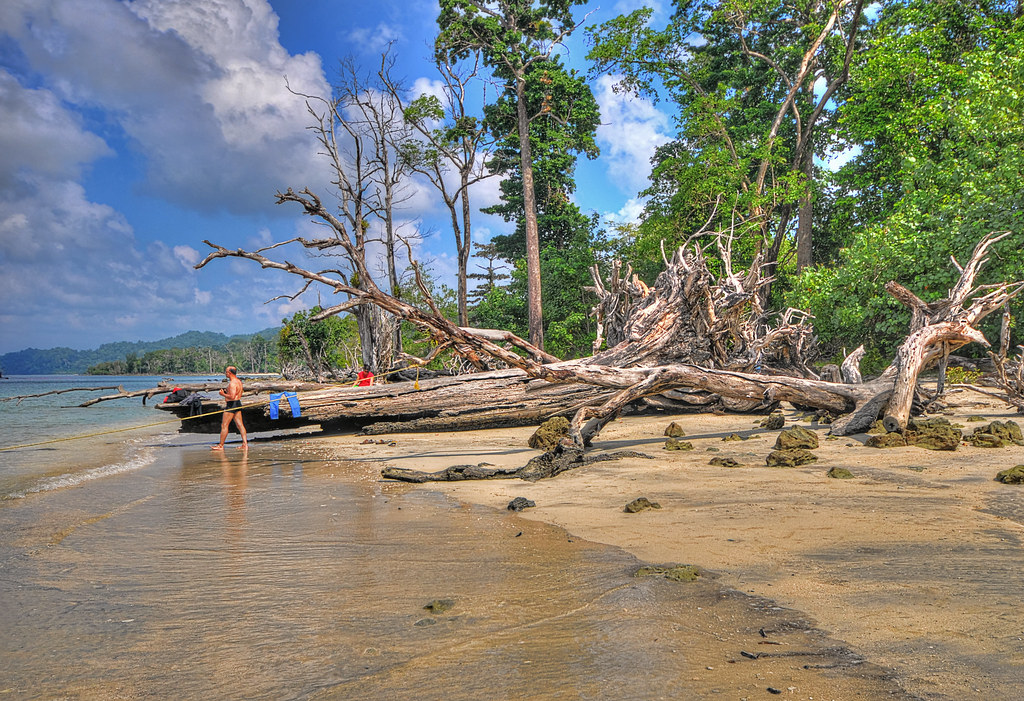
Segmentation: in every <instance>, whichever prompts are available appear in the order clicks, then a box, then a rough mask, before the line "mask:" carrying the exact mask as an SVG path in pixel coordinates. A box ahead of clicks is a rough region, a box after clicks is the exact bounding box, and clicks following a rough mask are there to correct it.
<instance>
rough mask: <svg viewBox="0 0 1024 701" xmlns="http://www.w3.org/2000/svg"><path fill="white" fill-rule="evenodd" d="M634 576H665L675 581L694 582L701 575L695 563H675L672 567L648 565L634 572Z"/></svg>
mask: <svg viewBox="0 0 1024 701" xmlns="http://www.w3.org/2000/svg"><path fill="white" fill-rule="evenodd" d="M633 576H634V577H665V578H666V579H671V580H672V581H675V582H692V581H694V580H696V579H697V577H700V570H699V569H698V568H697V567H695V566H694V565H674V566H672V567H656V566H653V565H648V566H644V567H641V568H640V569H638V570H637V571H636V572H634V573H633Z"/></svg>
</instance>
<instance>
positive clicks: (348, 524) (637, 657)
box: [0, 377, 909, 701]
mask: <svg viewBox="0 0 1024 701" xmlns="http://www.w3.org/2000/svg"><path fill="white" fill-rule="evenodd" d="M154 379H155V378H134V377H133V378H120V380H121V381H120V382H118V381H116V380H115V382H111V381H110V379H109V378H77V377H75V378H24V379H23V378H19V379H18V380H17V381H9V380H5V381H3V382H4V383H7V384H5V385H4V387H3V391H4V392H5V394H6V396H12V395H16V394H25V393H33V392H34V391H48V388H49V389H57V388H61V387H62V386H70V385H78V384H80V383H82V382H83V381H84V382H93V383H94V384H97V385H102V384H124V385H125V388H126V389H129V388H130V387H131V386H134V385H138V386H141V387H148V386H152V384H154V382H153V380H154ZM29 388H32V389H33V392H28V391H27V390H28V389H29ZM30 401H33V402H36V403H34V404H29V402H30ZM121 402H123V404H121ZM77 403H80V399H79V398H78V397H77V396H76V397H74V399H73V400H70V401H69V398H68V395H51V396H50V397H47V398H43V399H42V400H38V399H37V400H26V401H25V402H22V403H21V404H20V405H17V406H12V403H10V402H0V412H3V413H2V414H0V416H2V417H3V420H4V422H5V427H6V428H7V429H9V430H5V432H4V434H3V443H2V445H3V446H6V447H12V446H17V445H24V444H26V443H39V442H42V441H55V442H52V443H45V444H43V445H36V446H32V447H27V448H18V449H16V450H8V451H4V452H0V461H2V462H0V465H2V468H0V470H2V474H3V478H2V479H3V484H4V485H5V486H4V490H5V491H4V494H5V498H4V499H3V500H0V631H2V634H0V698H4V699H8V698H9V699H55V698H60V699H114V698H117V699H148V698H174V699H210V698H218V699H243V698H244V699H394V698H416V699H465V700H467V701H469V700H475V699H538V700H540V699H605V698H629V699H662V698H666V699H668V698H673V699H674V698H686V699H704V698H708V699H712V698H732V699H740V698H745V697H746V698H766V697H768V695H769V694H775V693H776V692H777V691H781V692H783V693H786V694H788V696H787V697H788V698H812V697H813V698H816V699H820V698H832V699H879V698H886V699H904V698H909V697H907V696H906V695H905V694H904V693H903V692H902V690H901V689H900V687H899V685H898V684H897V683H896V681H894V680H893V679H892V678H891V677H890V673H889V672H888V671H887V670H885V669H882V668H879V667H877V666H874V665H872V664H870V663H868V662H867V661H865V660H863V659H860V658H859V657H857V655H855V654H854V653H853V652H851V651H850V650H848V649H846V648H845V647H844V646H843V645H842V644H841V643H839V642H837V641H834V640H831V639H829V638H828V636H827V635H826V634H825V633H823V632H822V631H820V630H817V629H816V628H815V627H814V624H813V622H811V621H808V620H806V619H805V618H804V617H802V616H801V615H800V614H799V613H798V612H794V611H790V610H786V609H783V608H781V607H779V606H776V605H774V604H773V603H772V602H770V601H766V600H762V599H757V598H753V597H748V596H746V595H743V594H740V593H738V592H735V591H730V590H724V589H722V588H720V587H719V586H718V585H717V584H716V582H715V579H714V576H713V573H707V575H706V576H705V577H702V578H701V579H700V580H698V581H697V582H692V583H685V584H684V583H679V582H672V581H670V580H667V579H664V578H653V577H651V578H636V577H634V576H633V574H634V572H636V570H637V568H638V567H639V566H640V565H641V564H644V563H640V562H638V561H637V560H636V559H635V558H634V557H632V556H631V555H629V554H628V553H625V552H623V551H621V550H618V549H615V548H611V547H607V546H602V545H598V544H594V543H588V542H586V541H582V540H580V539H579V538H576V537H574V536H572V535H571V534H569V533H566V532H565V531H563V530H561V529H558V528H555V527H553V526H548V525H546V524H541V523H535V522H531V521H527V520H524V519H520V518H519V517H518V516H516V515H515V514H513V513H510V512H495V511H493V510H489V509H484V508H480V507H474V506H471V505H465V504H460V503H458V502H455V501H452V500H450V499H448V498H446V497H444V496H443V495H440V494H438V493H436V492H431V491H430V490H429V488H425V487H424V486H420V485H408V484H401V483H393V482H386V481H383V480H381V479H380V475H379V470H380V465H379V464H376V463H374V464H371V463H360V462H355V461H346V460H342V459H339V458H338V455H337V453H336V448H332V447H330V446H329V445H327V444H326V443H325V442H324V441H323V440H322V439H319V438H315V437H313V438H311V437H291V438H284V437H281V438H275V437H270V440H257V441H254V442H253V443H252V446H251V448H250V449H249V450H248V451H240V450H227V451H224V452H219V453H218V452H212V451H210V449H209V446H210V437H209V436H192V435H188V434H177V433H176V429H177V425H176V422H174V423H169V424H161V425H152V424H155V423H158V422H161V421H165V420H166V419H165V418H164V417H165V416H166V415H165V414H163V413H162V412H157V411H155V410H153V409H152V408H151V407H143V406H142V405H141V401H139V400H118V402H116V403H115V402H111V403H110V404H111V406H109V407H106V408H105V407H103V405H102V404H101V405H99V406H98V407H92V408H88V409H77V408H75V409H65V408H62V407H68V406H70V405H72V404H77ZM94 412H97V413H94ZM154 415H156V416H155V417H154ZM126 427H132V428H133V429H134V430H131V431H119V432H118V433H104V434H103V435H89V437H87V438H83V437H82V436H84V435H87V434H99V433H102V432H104V431H111V430H115V429H122V428H126ZM140 427H142V428H140ZM766 643H770V644H771V645H772V646H775V647H765V644H766ZM751 651H753V652H751ZM779 651H781V652H779ZM797 692H799V693H797Z"/></svg>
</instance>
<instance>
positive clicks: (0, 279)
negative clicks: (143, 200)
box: [0, 178, 198, 350]
mask: <svg viewBox="0 0 1024 701" xmlns="http://www.w3.org/2000/svg"><path fill="white" fill-rule="evenodd" d="M0 259H2V260H3V261H5V264H4V270H3V275H0V297H2V298H3V299H4V306H5V309H4V319H3V323H4V336H5V345H7V346H11V347H9V348H7V349H6V350H15V349H17V348H21V347H24V344H22V343H19V339H25V338H32V339H34V343H35V344H36V345H44V346H73V347H82V345H83V342H84V343H86V344H88V343H92V344H93V345H98V344H99V343H102V342H105V341H109V340H111V330H112V329H113V328H116V327H122V328H124V329H126V330H134V331H138V329H133V328H132V327H133V324H143V325H144V326H145V325H148V323H149V322H150V321H151V319H152V314H153V310H155V309H165V310H173V309H176V308H179V307H186V308H188V309H189V310H190V311H192V309H193V305H194V304H195V299H196V295H197V290H198V285H197V281H196V278H195V274H194V271H192V270H191V268H190V267H188V266H186V265H183V264H182V260H181V259H180V258H179V256H178V254H177V252H175V251H174V250H172V249H170V248H168V247H167V246H165V245H163V244H160V243H154V244H150V245H148V246H142V245H140V244H139V242H137V241H136V239H135V236H134V232H133V230H132V227H131V226H130V225H129V224H128V222H127V221H126V220H125V219H124V217H123V216H122V215H121V214H120V213H118V212H117V211H116V210H114V209H113V208H111V207H109V206H107V205H103V204H97V203H95V202H90V201H89V199H88V198H87V197H86V194H85V192H84V190H83V188H82V187H81V185H79V184H77V183H74V182H71V181H67V180H63V181H57V180H46V179H40V178H35V179H31V180H23V181H22V182H21V183H20V185H19V187H17V188H13V189H8V190H5V191H4V192H3V194H2V195H0ZM132 320H134V321H132ZM130 322H131V323H130ZM168 335H170V334H168ZM113 337H114V338H117V337H118V335H114V336H113Z"/></svg>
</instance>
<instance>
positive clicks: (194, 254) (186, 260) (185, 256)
mask: <svg viewBox="0 0 1024 701" xmlns="http://www.w3.org/2000/svg"><path fill="white" fill-rule="evenodd" d="M172 250H173V251H174V255H175V256H176V257H177V258H178V260H179V261H181V264H182V265H184V266H186V267H188V268H191V267H192V266H194V265H195V264H196V263H198V262H199V251H197V250H196V249H194V248H192V247H191V246H175V247H174V248H173V249H172Z"/></svg>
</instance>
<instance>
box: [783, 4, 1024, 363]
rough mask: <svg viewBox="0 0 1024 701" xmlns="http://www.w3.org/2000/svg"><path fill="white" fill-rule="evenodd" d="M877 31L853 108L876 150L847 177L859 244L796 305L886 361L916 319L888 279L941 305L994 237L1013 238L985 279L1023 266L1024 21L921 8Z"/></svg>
mask: <svg viewBox="0 0 1024 701" xmlns="http://www.w3.org/2000/svg"><path fill="white" fill-rule="evenodd" d="M875 34H876V37H875V40H874V42H873V44H872V46H871V48H870V50H869V51H867V52H865V53H864V54H863V56H861V57H860V60H859V61H858V63H857V64H856V65H855V66H854V70H853V71H852V79H851V84H850V95H849V98H848V99H847V100H846V101H845V104H844V107H843V111H842V124H843V127H844V130H845V132H846V134H847V135H848V138H849V139H850V140H851V141H852V142H853V143H856V144H859V145H861V146H862V149H863V150H862V152H861V153H860V155H859V156H857V157H856V158H854V159H853V160H852V161H851V162H850V163H849V164H847V165H846V166H844V167H843V168H842V169H840V171H839V173H838V174H837V175H838V177H839V187H840V188H841V190H840V192H839V196H838V197H837V200H838V201H840V204H841V203H842V202H846V203H848V204H847V205H846V206H845V207H842V209H844V210H846V213H844V214H842V215H841V216H837V217H836V220H837V222H838V223H839V224H841V225H842V227H843V229H842V230H840V231H839V232H837V236H839V237H841V238H844V239H846V240H847V241H848V243H847V244H846V247H845V249H844V251H843V255H842V258H841V264H840V265H839V266H837V267H834V268H831V269H820V270H809V271H807V272H805V274H804V275H802V276H801V278H800V280H799V284H798V285H797V286H796V288H795V289H794V292H793V294H792V295H791V298H790V302H791V303H792V304H797V305H799V306H802V307H804V308H808V309H810V310H811V311H812V313H814V314H815V316H816V317H817V318H816V322H815V326H816V328H817V329H818V331H819V333H820V334H821V336H822V338H823V339H825V340H826V341H830V342H831V344H832V345H833V347H838V346H841V345H843V344H847V345H848V346H850V347H852V346H855V345H857V344H859V343H861V342H865V341H866V342H867V343H868V344H869V345H874V346H875V347H878V348H880V349H881V350H882V352H883V353H884V352H886V351H888V350H889V349H891V348H892V347H893V346H894V345H895V344H896V343H898V342H899V339H900V334H901V332H902V329H903V328H904V327H905V323H906V313H905V312H903V311H902V310H901V309H900V307H899V305H897V304H895V303H894V302H892V301H890V300H889V299H888V296H887V295H885V294H884V290H883V287H884V285H885V283H886V282H888V281H890V280H895V281H896V282H899V283H901V284H903V285H904V286H912V287H914V288H915V289H918V290H920V295H921V297H922V298H923V299H924V300H925V301H926V302H931V301H934V300H935V299H938V298H941V297H942V296H943V295H944V294H945V293H946V291H947V290H949V289H950V287H951V286H952V285H953V284H955V281H956V273H957V271H956V270H955V269H953V268H951V267H950V266H949V265H948V261H949V259H950V257H951V256H952V257H954V258H955V259H956V260H958V261H960V262H961V263H962V262H963V261H964V260H966V259H967V258H968V256H969V255H970V253H971V250H972V247H973V243H974V242H975V241H977V240H978V239H979V238H980V237H981V236H983V235H985V234H988V233H989V232H991V231H1009V232H1012V236H1011V237H1008V238H1006V239H1005V240H1003V241H1002V242H1000V243H999V244H997V245H996V246H994V247H993V249H992V251H991V253H990V257H991V261H990V262H989V265H988V266H987V267H986V269H985V271H984V272H983V273H982V274H981V275H979V282H981V283H993V282H995V281H998V280H1002V279H1006V278H1007V277H1019V276H1020V275H1021V271H1022V270H1024V251H1022V248H1021V246H1020V244H1019V242H1020V241H1024V190H1022V188H1021V186H1020V183H1021V178H1022V176H1024V116H1022V115H1024V92H1022V91H1021V90H1020V87H1019V86H1020V85H1022V84H1024V18H1021V17H1019V16H1017V8H1016V6H1015V5H1014V4H1013V3H1007V2H972V3H960V2H952V1H950V0H927V1H925V0H911V1H908V2H894V3H890V4H887V5H886V6H885V7H884V8H883V10H882V14H881V16H880V17H879V20H878V27H877V29H876V32H875ZM1016 311H1017V315H1018V317H1019V316H1020V314H1021V313H1024V309H1022V307H1021V305H1020V302H1016ZM993 331H995V329H993ZM1017 334H1018V338H1019V330H1018V331H1017ZM1018 342H1019V341H1018Z"/></svg>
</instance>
